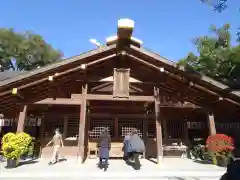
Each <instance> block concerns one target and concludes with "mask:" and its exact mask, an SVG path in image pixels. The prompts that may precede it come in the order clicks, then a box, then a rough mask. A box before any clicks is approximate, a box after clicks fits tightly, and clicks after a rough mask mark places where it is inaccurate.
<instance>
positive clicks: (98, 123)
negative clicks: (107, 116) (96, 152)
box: [89, 119, 114, 139]
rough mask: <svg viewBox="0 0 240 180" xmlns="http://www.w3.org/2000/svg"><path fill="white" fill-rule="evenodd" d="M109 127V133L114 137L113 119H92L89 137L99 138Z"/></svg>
mask: <svg viewBox="0 0 240 180" xmlns="http://www.w3.org/2000/svg"><path fill="white" fill-rule="evenodd" d="M106 128H107V129H108V132H109V134H110V135H111V137H113V134H114V122H113V120H102V119H97V120H96V119H92V120H91V121H90V129H89V139H95V138H99V136H100V134H101V133H102V132H103V130H104V129H106Z"/></svg>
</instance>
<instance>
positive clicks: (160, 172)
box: [0, 158, 226, 180]
mask: <svg viewBox="0 0 240 180" xmlns="http://www.w3.org/2000/svg"><path fill="white" fill-rule="evenodd" d="M48 161H49V160H48V159H42V160H39V161H33V162H31V163H30V162H29V163H28V164H23V165H21V166H19V167H18V168H15V169H6V168H5V167H4V166H5V163H1V165H0V179H4V180H6V179H11V180H15V179H16V180H22V179H25V180H26V179H34V180H35V179H49V178H51V179H57V180H61V179H66V178H68V179H70V180H75V179H80V178H84V179H85V178H87V179H90V180H93V179H121V180H127V179H142V180H144V179H159V180H163V179H168V180H170V179H171V180H219V179H220V177H221V175H222V174H224V172H225V171H226V169H225V168H221V167H217V166H214V165H207V164H200V163H195V162H193V161H192V160H188V159H174V158H168V159H164V160H163V163H162V165H156V164H155V163H153V162H151V161H149V160H144V159H143V160H141V164H142V167H141V169H140V170H138V171H136V170H134V169H133V168H132V167H131V166H128V165H127V164H125V162H124V161H122V160H110V165H109V168H108V171H107V172H103V170H100V169H98V168H97V166H96V164H97V161H96V160H90V159H88V160H87V161H86V162H85V164H77V161H76V159H75V158H68V160H67V161H63V162H60V163H58V164H55V165H52V166H48Z"/></svg>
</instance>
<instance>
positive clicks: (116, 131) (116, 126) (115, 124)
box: [114, 117, 119, 139]
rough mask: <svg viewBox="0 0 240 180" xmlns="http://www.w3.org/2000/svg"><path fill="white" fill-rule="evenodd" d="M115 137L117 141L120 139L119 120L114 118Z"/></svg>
mask: <svg viewBox="0 0 240 180" xmlns="http://www.w3.org/2000/svg"><path fill="white" fill-rule="evenodd" d="M114 130H115V131H114V137H115V138H116V139H117V138H119V132H118V118H117V117H115V118H114Z"/></svg>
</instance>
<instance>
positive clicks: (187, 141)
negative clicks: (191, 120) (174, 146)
mask: <svg viewBox="0 0 240 180" xmlns="http://www.w3.org/2000/svg"><path fill="white" fill-rule="evenodd" d="M183 123H184V141H185V143H186V144H187V145H189V137H188V125H187V118H185V119H184V121H183Z"/></svg>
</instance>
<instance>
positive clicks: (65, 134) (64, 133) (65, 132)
mask: <svg viewBox="0 0 240 180" xmlns="http://www.w3.org/2000/svg"><path fill="white" fill-rule="evenodd" d="M63 120H64V123H63V138H64V139H65V138H66V137H67V134H68V132H67V130H68V115H67V114H64V116H63Z"/></svg>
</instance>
